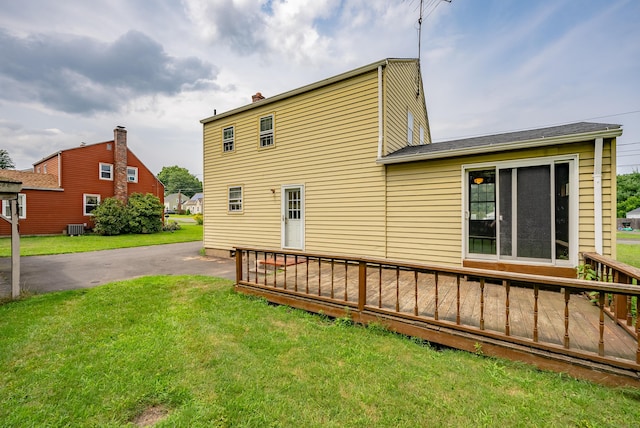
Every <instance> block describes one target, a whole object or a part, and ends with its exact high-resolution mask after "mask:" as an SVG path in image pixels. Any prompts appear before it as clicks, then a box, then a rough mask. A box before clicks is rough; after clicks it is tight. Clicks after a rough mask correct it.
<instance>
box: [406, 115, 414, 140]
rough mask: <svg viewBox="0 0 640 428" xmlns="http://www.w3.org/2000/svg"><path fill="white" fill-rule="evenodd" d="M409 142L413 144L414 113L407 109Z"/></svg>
mask: <svg viewBox="0 0 640 428" xmlns="http://www.w3.org/2000/svg"><path fill="white" fill-rule="evenodd" d="M407 144H408V145H409V146H413V113H411V111H409V110H407Z"/></svg>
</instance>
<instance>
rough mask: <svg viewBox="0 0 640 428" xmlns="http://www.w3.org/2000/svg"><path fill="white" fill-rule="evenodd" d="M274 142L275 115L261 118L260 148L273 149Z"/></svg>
mask: <svg viewBox="0 0 640 428" xmlns="http://www.w3.org/2000/svg"><path fill="white" fill-rule="evenodd" d="M273 144H274V141H273V115H272V114H270V115H269V116H263V117H261V118H260V148H262V147H272V146H273Z"/></svg>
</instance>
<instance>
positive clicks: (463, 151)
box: [376, 128, 622, 165]
mask: <svg viewBox="0 0 640 428" xmlns="http://www.w3.org/2000/svg"><path fill="white" fill-rule="evenodd" d="M620 135H622V128H616V129H605V130H602V131H592V132H584V133H581V134H570V135H562V136H559V137H547V138H536V139H533V140H525V141H517V142H513V141H512V142H504V143H498V144H483V145H481V146H476V147H464V148H460V149H452V150H442V151H438V152H428V153H417V154H408V155H404V156H392V157H385V158H382V159H377V160H376V162H377V163H379V164H383V165H389V164H394V163H403V162H415V161H421V160H432V159H447V158H452V157H456V156H468V155H476V154H487V153H493V152H500V151H504V150H518V149H530V148H536V147H545V146H553V145H557V144H564V143H577V142H580V141H585V142H586V141H589V140H594V139H596V138H600V139H602V138H613V137H619V136H620ZM437 144H439V143H431V144H430V145H437Z"/></svg>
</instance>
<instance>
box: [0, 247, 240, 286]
mask: <svg viewBox="0 0 640 428" xmlns="http://www.w3.org/2000/svg"><path fill="white" fill-rule="evenodd" d="M201 249H202V242H200V241H197V242H186V243H180V244H166V245H152V246H146V247H135V248H123V249H118V250H104V251H93V252H88V253H74V254H57V255H53V256H30V257H22V258H21V259H20V263H21V275H20V276H21V279H20V283H21V285H22V290H23V291H26V292H32V293H47V292H51V291H59V290H72V289H78V288H89V287H95V286H97V285H100V284H105V283H107V282H112V281H121V280H125V279H130V278H137V277H140V276H146V275H209V276H217V277H222V278H227V279H235V260H234V259H231V258H229V259H223V258H216V257H202V256H201V255H200V250H201ZM10 278H11V258H10V257H1V258H0V298H2V297H9V296H10V295H11V285H10V283H9V282H10Z"/></svg>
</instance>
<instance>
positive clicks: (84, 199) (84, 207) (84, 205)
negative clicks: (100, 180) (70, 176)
mask: <svg viewBox="0 0 640 428" xmlns="http://www.w3.org/2000/svg"><path fill="white" fill-rule="evenodd" d="M87 197H96V198H97V199H98V204H97V205H96V207H97V206H98V205H99V204H100V195H97V194H93V193H84V194H83V195H82V215H85V216H92V215H93V213H88V212H87Z"/></svg>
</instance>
